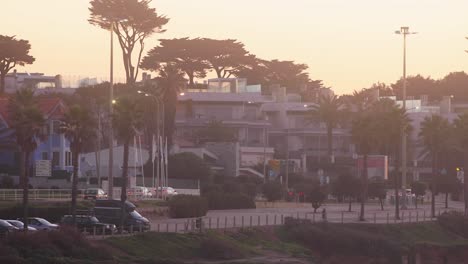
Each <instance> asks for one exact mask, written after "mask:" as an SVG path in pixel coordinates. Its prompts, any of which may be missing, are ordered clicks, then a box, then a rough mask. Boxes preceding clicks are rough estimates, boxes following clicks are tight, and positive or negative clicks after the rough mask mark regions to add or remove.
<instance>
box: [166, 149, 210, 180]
mask: <svg viewBox="0 0 468 264" xmlns="http://www.w3.org/2000/svg"><path fill="white" fill-rule="evenodd" d="M168 163H169V177H170V178H173V179H194V180H200V181H201V182H202V183H204V182H209V181H211V177H212V172H211V169H210V167H209V166H208V165H207V164H206V163H205V162H204V161H203V159H201V158H200V157H198V156H197V155H195V154H193V153H191V152H182V153H178V154H174V155H171V156H169V161H168Z"/></svg>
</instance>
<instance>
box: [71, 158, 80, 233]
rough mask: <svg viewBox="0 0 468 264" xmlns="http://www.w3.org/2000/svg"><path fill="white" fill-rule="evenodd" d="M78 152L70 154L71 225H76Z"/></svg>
mask: <svg viewBox="0 0 468 264" xmlns="http://www.w3.org/2000/svg"><path fill="white" fill-rule="evenodd" d="M78 155H79V152H78V151H73V152H72V159H73V161H72V163H73V176H72V197H71V214H72V224H73V225H75V224H76V196H77V195H78Z"/></svg>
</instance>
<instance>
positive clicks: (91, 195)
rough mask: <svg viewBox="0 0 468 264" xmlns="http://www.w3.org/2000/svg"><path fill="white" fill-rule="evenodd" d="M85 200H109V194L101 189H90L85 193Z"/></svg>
mask: <svg viewBox="0 0 468 264" xmlns="http://www.w3.org/2000/svg"><path fill="white" fill-rule="evenodd" d="M83 198H84V199H85V200H97V199H107V193H106V192H105V191H104V190H103V189H100V188H88V189H86V190H85V191H84V196H83Z"/></svg>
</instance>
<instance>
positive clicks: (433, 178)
mask: <svg viewBox="0 0 468 264" xmlns="http://www.w3.org/2000/svg"><path fill="white" fill-rule="evenodd" d="M432 155H433V157H432V179H431V181H432V189H431V216H432V217H435V216H436V215H435V191H436V186H435V178H436V174H437V156H436V154H435V153H433V154H432Z"/></svg>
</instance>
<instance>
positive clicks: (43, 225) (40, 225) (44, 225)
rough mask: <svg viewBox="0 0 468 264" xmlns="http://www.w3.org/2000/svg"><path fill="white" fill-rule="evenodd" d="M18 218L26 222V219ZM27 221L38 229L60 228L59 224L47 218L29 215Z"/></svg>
mask: <svg viewBox="0 0 468 264" xmlns="http://www.w3.org/2000/svg"><path fill="white" fill-rule="evenodd" d="M18 220H19V221H21V222H23V223H24V219H18ZM27 221H28V226H30V227H34V228H36V229H37V230H44V231H51V230H58V228H59V226H58V225H56V224H52V223H50V222H49V221H47V220H45V219H44V218H39V217H29V218H28V219H27Z"/></svg>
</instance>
